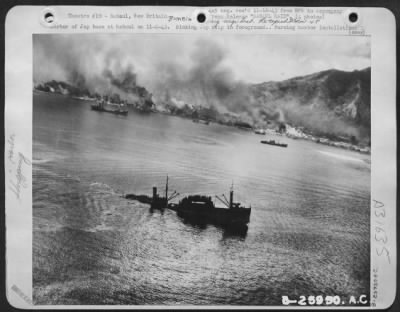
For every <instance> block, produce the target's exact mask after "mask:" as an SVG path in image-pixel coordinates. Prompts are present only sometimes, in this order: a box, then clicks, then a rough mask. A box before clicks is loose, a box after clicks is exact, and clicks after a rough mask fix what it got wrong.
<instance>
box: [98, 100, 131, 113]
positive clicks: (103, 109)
mask: <svg viewBox="0 0 400 312" xmlns="http://www.w3.org/2000/svg"><path fill="white" fill-rule="evenodd" d="M106 106H118V108H116V109H110V108H106ZM90 107H91V109H92V110H94V111H98V112H106V113H111V114H116V115H124V116H126V115H128V110H127V109H126V108H124V107H123V105H122V104H108V103H105V101H103V100H102V101H97V102H96V104H91V105H90Z"/></svg>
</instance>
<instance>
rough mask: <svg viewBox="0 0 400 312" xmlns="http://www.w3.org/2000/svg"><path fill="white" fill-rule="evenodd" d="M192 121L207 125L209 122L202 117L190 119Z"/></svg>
mask: <svg viewBox="0 0 400 312" xmlns="http://www.w3.org/2000/svg"><path fill="white" fill-rule="evenodd" d="M192 121H193V122H196V123H202V124H204V125H208V124H209V123H210V121H209V120H204V119H192Z"/></svg>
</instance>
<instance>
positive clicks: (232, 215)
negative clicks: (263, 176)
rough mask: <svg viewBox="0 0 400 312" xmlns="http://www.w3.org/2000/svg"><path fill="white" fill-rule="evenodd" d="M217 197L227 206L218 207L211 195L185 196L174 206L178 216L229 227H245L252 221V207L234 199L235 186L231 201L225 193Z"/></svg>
mask: <svg viewBox="0 0 400 312" xmlns="http://www.w3.org/2000/svg"><path fill="white" fill-rule="evenodd" d="M222 196H223V198H224V199H222V198H221V197H218V196H216V197H217V199H219V200H220V201H221V202H222V203H224V205H225V206H226V207H216V206H215V204H214V202H213V201H212V199H211V196H204V195H190V196H187V197H185V198H183V199H182V200H181V201H179V203H178V204H177V205H175V206H174V210H176V212H177V214H178V216H180V217H182V218H188V219H192V220H193V219H195V220H196V221H205V222H210V223H216V224H218V225H222V226H228V227H243V226H247V223H249V222H250V213H251V207H249V208H247V207H244V206H241V204H240V203H236V202H234V201H233V188H231V191H230V197H229V201H228V200H227V199H226V197H225V195H222Z"/></svg>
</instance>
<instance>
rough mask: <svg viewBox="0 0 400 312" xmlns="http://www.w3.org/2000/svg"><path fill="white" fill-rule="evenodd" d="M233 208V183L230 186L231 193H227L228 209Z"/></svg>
mask: <svg viewBox="0 0 400 312" xmlns="http://www.w3.org/2000/svg"><path fill="white" fill-rule="evenodd" d="M232 207H233V181H232V185H231V191H230V192H229V208H232Z"/></svg>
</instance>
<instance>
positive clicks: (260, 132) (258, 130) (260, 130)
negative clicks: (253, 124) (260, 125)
mask: <svg viewBox="0 0 400 312" xmlns="http://www.w3.org/2000/svg"><path fill="white" fill-rule="evenodd" d="M254 133H255V134H261V135H265V134H266V132H265V130H264V129H255V130H254Z"/></svg>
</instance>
